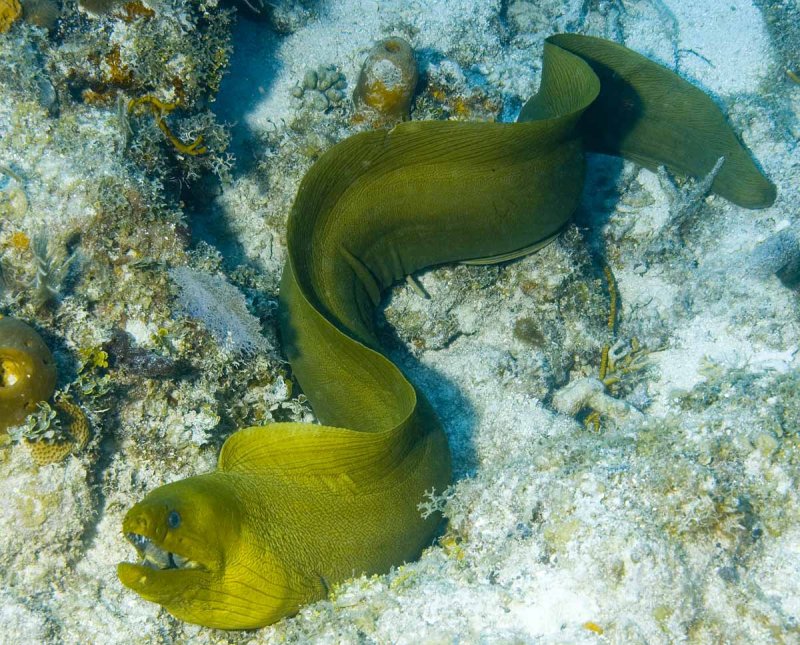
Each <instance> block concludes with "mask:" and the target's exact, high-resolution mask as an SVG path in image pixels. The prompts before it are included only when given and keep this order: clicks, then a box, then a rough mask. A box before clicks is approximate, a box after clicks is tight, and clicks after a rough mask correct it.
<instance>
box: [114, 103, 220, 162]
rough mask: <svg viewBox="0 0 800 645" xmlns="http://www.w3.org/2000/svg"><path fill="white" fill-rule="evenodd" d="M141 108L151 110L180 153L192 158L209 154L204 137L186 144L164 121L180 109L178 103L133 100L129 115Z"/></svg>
mask: <svg viewBox="0 0 800 645" xmlns="http://www.w3.org/2000/svg"><path fill="white" fill-rule="evenodd" d="M140 107H147V108H150V112H151V113H152V115H153V118H154V119H155V121H156V125H157V126H158V128H159V129H160V130H161V131H162V132H163V133H164V136H165V137H166V138H167V140H168V141H169V142H170V143H171V144H172V145H173V146H175V149H176V150H177V151H178V152H182V153H184V154H187V155H192V156H196V155H201V154H203V153H205V152H207V150H208V149H207V148H206V147H205V146H204V145H203V135H200V136H198V137H197V138H195V140H194V141H192V142H191V143H184V142H183V141H181V140H180V139H178V137H176V136H175V135H174V134H173V133H172V130H170V128H169V126H168V125H167V123H166V121H164V117H166V116H167V115H168V114H169V113H170V112H172V111H173V110H174V109H175V108H176V107H178V105H177V103H164V102H163V101H160V100H159V99H157V98H156V97H155V96H142V97H140V98H138V99H132V100H131V101H130V102H129V103H128V114H130V113H132V112H135V111H137V110H138V108H140Z"/></svg>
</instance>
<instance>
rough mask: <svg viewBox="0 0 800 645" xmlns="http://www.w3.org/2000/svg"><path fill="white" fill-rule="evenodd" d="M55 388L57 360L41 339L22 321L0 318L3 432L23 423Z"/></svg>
mask: <svg viewBox="0 0 800 645" xmlns="http://www.w3.org/2000/svg"><path fill="white" fill-rule="evenodd" d="M55 386H56V365H55V361H54V360H53V355H52V354H51V353H50V350H49V349H48V348H47V345H45V343H44V341H43V340H42V338H41V336H39V334H38V333H36V331H35V330H34V329H33V328H32V327H31V326H30V325H27V324H26V323H24V322H22V321H21V320H17V319H16V318H0V433H2V432H6V431H7V430H8V428H9V427H11V426H15V425H18V424H20V423H22V422H23V421H24V420H25V417H27V416H28V415H29V414H30V413H31V412H33V411H35V410H36V404H37V403H38V402H39V401H46V400H47V399H49V398H50V397H51V396H52V394H53V390H54V389H55Z"/></svg>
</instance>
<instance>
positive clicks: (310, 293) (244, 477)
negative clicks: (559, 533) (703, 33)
mask: <svg viewBox="0 0 800 645" xmlns="http://www.w3.org/2000/svg"><path fill="white" fill-rule="evenodd" d="M587 151H597V152H603V153H610V154H616V155H622V156H625V157H628V158H630V159H633V160H635V161H637V162H639V163H641V164H643V165H645V166H648V167H654V166H658V165H662V164H663V165H666V166H667V167H668V168H669V169H671V170H672V171H674V172H676V173H682V174H687V175H695V176H702V175H704V174H706V173H708V172H709V171H710V170H711V168H712V167H713V166H714V164H715V162H716V161H717V159H718V158H719V157H725V162H724V165H723V166H722V169H721V171H720V172H719V174H718V175H717V177H716V180H715V181H714V183H713V186H712V190H713V191H715V192H716V193H718V194H719V195H721V196H723V197H725V198H727V199H729V200H731V201H733V202H735V203H736V204H740V205H742V206H745V207H749V208H756V207H764V206H768V205H769V204H771V203H772V201H773V199H774V197H775V188H774V186H773V185H772V184H771V183H770V182H769V181H768V180H767V179H766V178H765V177H764V176H763V175H762V174H761V172H760V171H759V170H758V168H757V167H756V166H755V165H754V163H753V161H752V159H751V158H750V155H749V154H748V152H747V150H746V149H745V148H743V146H742V145H741V143H740V142H739V140H738V139H737V137H736V135H735V134H734V132H733V131H732V130H731V128H730V127H729V125H728V124H727V123H726V121H725V119H724V117H723V115H722V113H721V112H720V111H719V109H718V108H717V107H716V105H715V104H714V103H713V101H711V99H709V98H708V97H707V96H706V95H705V94H703V93H702V92H700V91H699V90H697V89H695V88H694V87H692V86H691V85H690V84H689V83H687V82H686V81H684V80H682V79H680V78H679V77H678V76H676V75H675V74H674V73H672V72H670V71H669V70H667V69H665V68H663V67H661V66H659V65H657V64H655V63H653V62H651V61H649V60H647V59H646V58H644V57H642V56H640V55H638V54H636V53H634V52H632V51H630V50H628V49H626V48H624V47H622V46H620V45H617V44H614V43H611V42H607V41H604V40H600V39H596V38H590V37H585V36H577V35H557V36H553V37H551V38H549V39H548V40H547V41H546V43H545V46H544V64H543V71H542V82H541V88H540V90H539V92H538V93H537V94H536V96H534V97H533V98H532V99H531V100H530V101H529V102H528V103H527V104H526V105H525V106H524V108H523V110H522V114H521V117H520V119H519V120H518V121H517V122H516V123H458V122H444V121H442V122H439V121H437V122H408V123H403V124H401V125H399V126H397V127H395V128H393V129H391V130H379V131H370V132H365V133H361V134H357V135H355V136H352V137H350V138H348V139H346V140H344V141H342V142H341V143H339V144H338V145H336V146H334V147H333V148H332V149H331V150H330V151H328V152H327V153H326V154H324V155H323V156H322V157H321V158H320V159H319V160H318V161H317V163H316V164H315V165H314V166H313V167H312V168H311V170H310V171H309V172H308V174H307V175H306V176H305V178H304V179H303V181H302V183H301V185H300V188H299V192H298V195H297V198H296V200H295V203H294V206H293V208H292V211H291V214H290V217H289V223H288V237H287V239H288V260H287V262H286V267H285V269H284V274H283V280H282V283H281V291H280V302H281V321H280V328H281V333H282V339H283V343H284V346H285V349H286V353H287V355H288V358H289V360H290V361H291V365H292V369H293V371H294V374H295V376H296V378H297V380H298V381H299V383H300V384H301V386H302V388H303V390H304V391H305V393H306V394H307V396H308V398H309V400H310V401H311V403H312V405H313V409H314V412H315V413H316V415H317V417H318V418H319V420H320V422H321V423H322V424H324V425H307V424H298V423H276V424H273V425H270V426H267V427H252V428H246V429H243V430H240V431H238V432H236V433H235V434H233V435H232V436H231V437H230V438H229V439H228V440H227V442H226V443H225V445H224V446H223V448H222V452H221V454H220V457H219V465H218V467H217V469H216V470H215V471H214V472H211V473H208V474H204V475H199V476H196V477H191V478H188V479H184V480H181V481H177V482H175V483H171V484H167V485H166V486H162V487H160V488H158V489H156V490H155V491H153V492H151V493H150V494H149V495H147V496H146V497H145V499H144V500H143V501H142V502H140V503H139V504H137V505H136V506H134V507H133V508H132V509H131V510H130V511H129V512H128V514H127V515H126V517H125V519H124V522H123V532H124V533H125V535H126V536H127V537H128V538H129V539H130V540H131V541H132V542H133V544H134V545H135V547H136V549H137V551H138V552H139V555H140V556H141V557H142V559H143V562H142V564H131V563H122V564H120V565H119V568H118V574H119V578H120V580H121V581H122V582H123V584H125V585H126V586H128V587H130V588H131V589H133V590H134V591H136V592H137V593H139V594H140V595H141V596H142V597H143V598H145V599H147V600H151V601H153V602H156V603H160V604H161V605H163V606H164V607H165V608H166V609H167V610H168V611H169V612H170V613H171V614H173V615H174V616H176V617H178V618H179V619H182V620H186V621H189V622H192V623H199V624H201V625H207V626H211V627H220V628H227V629H237V628H253V627H258V626H262V625H267V624H269V623H272V622H274V621H276V620H279V619H280V618H282V617H284V616H288V615H291V614H293V613H295V612H297V611H298V609H299V608H300V607H301V606H302V605H303V604H305V603H309V602H311V601H314V600H317V599H320V598H323V597H325V596H326V593H327V591H328V588H329V586H330V585H332V584H335V583H338V582H341V581H342V580H344V579H346V578H349V577H351V576H353V575H354V574H361V573H367V574H370V573H381V572H385V571H387V570H389V568H390V567H392V566H394V565H399V564H401V563H402V562H404V561H410V560H413V559H415V558H416V557H418V555H419V553H420V551H421V550H422V549H423V548H424V547H425V546H426V545H428V544H429V543H430V542H431V540H432V539H433V537H434V535H435V533H436V530H437V526H438V524H439V521H440V518H438V517H436V516H430V517H428V518H426V519H423V518H422V517H421V516H420V513H419V511H418V509H417V505H418V504H419V503H420V502H421V501H422V499H423V496H424V493H425V491H430V490H432V489H433V490H436V491H442V490H443V489H444V488H445V487H446V486H447V485H448V483H449V482H450V477H451V474H450V455H449V451H448V446H447V441H446V439H445V436H444V433H443V431H442V429H441V426H440V425H439V423H438V422H437V420H436V416H435V414H434V413H433V411H432V410H431V407H430V405H429V404H428V403H427V402H426V400H425V398H424V396H423V395H422V393H421V392H419V391H417V390H416V389H415V388H414V387H413V386H412V385H411V384H410V383H409V382H408V380H407V379H406V378H405V377H404V376H403V374H402V373H401V372H400V370H399V369H398V368H397V367H396V366H395V365H393V364H392V363H391V362H390V361H389V360H388V359H387V358H386V357H384V356H383V355H382V354H381V349H380V345H379V343H378V339H377V336H376V333H375V326H374V323H373V312H374V309H375V307H376V305H377V304H378V303H379V299H380V297H381V292H382V291H383V290H384V289H386V288H387V287H388V286H389V285H391V284H392V283H393V282H395V281H397V280H400V279H402V278H403V277H404V276H407V275H409V274H412V273H414V272H415V271H419V270H420V269H423V268H424V267H428V266H431V265H436V264H441V263H445V262H454V261H472V262H490V261H501V260H505V259H510V258H513V257H516V256H519V255H522V254H524V253H527V252H530V251H531V250H533V249H535V248H537V247H538V246H541V245H542V244H543V243H545V242H546V241H547V240H548V239H550V238H552V237H553V236H554V235H555V234H557V233H558V231H559V230H560V229H561V228H562V227H563V226H564V224H565V223H566V222H567V221H568V219H569V218H570V216H571V215H572V213H573V211H574V210H575V208H576V207H577V205H578V202H579V199H580V194H581V189H582V186H583V181H584V165H585V163H584V156H585V153H586V152H587Z"/></svg>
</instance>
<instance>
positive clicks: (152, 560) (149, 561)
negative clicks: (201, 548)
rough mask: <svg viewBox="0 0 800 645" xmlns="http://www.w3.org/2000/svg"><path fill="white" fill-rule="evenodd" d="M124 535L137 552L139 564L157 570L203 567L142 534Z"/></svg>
mask: <svg viewBox="0 0 800 645" xmlns="http://www.w3.org/2000/svg"><path fill="white" fill-rule="evenodd" d="M125 537H126V538H127V539H128V541H129V542H130V543H131V544H133V546H134V548H135V549H136V552H137V553H138V554H139V558H140V559H141V560H140V562H139V563H138V564H139V565H140V566H143V567H148V568H150V569H156V570H159V571H163V570H167V569H205V567H204V566H203V565H202V564H200V563H199V562H197V561H195V560H191V559H189V558H186V557H184V556H182V555H180V554H179V553H173V552H171V551H167V550H165V549H162V548H161V547H160V546H158V545H157V544H156V543H154V542H153V540H151V539H150V538H148V537H145V536H144V535H139V534H138V533H126V534H125Z"/></svg>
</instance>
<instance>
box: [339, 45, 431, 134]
mask: <svg viewBox="0 0 800 645" xmlns="http://www.w3.org/2000/svg"><path fill="white" fill-rule="evenodd" d="M418 80H419V72H418V71H417V61H416V60H415V58H414V50H413V49H412V47H411V45H410V44H409V43H408V42H407V41H405V40H403V39H402V38H399V37H397V36H395V37H393V38H386V39H385V40H381V41H380V42H378V43H376V44H375V46H374V47H373V48H372V49H371V50H370V51H369V54H368V55H367V59H366V60H365V61H364V64H363V65H362V66H361V72H360V73H359V75H358V83H357V84H356V89H355V91H354V92H353V101H354V103H355V104H356V107H357V108H361V109H362V110H363V109H364V108H366V110H367V111H368V112H370V113H371V115H372V116H373V117H374V119H375V120H376V121H377V122H379V123H381V124H387V123H391V122H394V121H405V120H407V119H408V118H409V117H410V111H411V99H412V98H413V97H414V91H415V90H416V88H417V81H418Z"/></svg>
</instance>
